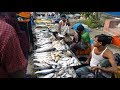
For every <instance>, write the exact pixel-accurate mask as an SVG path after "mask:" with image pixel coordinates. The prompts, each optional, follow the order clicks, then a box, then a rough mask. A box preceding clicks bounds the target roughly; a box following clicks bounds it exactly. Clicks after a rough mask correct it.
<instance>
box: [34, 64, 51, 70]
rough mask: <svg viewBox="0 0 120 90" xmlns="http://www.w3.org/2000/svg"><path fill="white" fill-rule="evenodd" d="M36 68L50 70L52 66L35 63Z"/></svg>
mask: <svg viewBox="0 0 120 90" xmlns="http://www.w3.org/2000/svg"><path fill="white" fill-rule="evenodd" d="M34 65H35V66H37V69H49V68H51V66H50V65H48V64H47V63H34Z"/></svg>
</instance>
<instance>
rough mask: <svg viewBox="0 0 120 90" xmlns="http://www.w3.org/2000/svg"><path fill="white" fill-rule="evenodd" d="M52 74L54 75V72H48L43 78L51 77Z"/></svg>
mask: <svg viewBox="0 0 120 90" xmlns="http://www.w3.org/2000/svg"><path fill="white" fill-rule="evenodd" d="M53 75H54V73H50V74H47V75H45V76H44V77H43V78H52V77H53Z"/></svg>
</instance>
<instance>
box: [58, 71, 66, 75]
mask: <svg viewBox="0 0 120 90" xmlns="http://www.w3.org/2000/svg"><path fill="white" fill-rule="evenodd" d="M64 72H65V70H60V71H59V72H58V73H57V75H58V76H61V75H62V74H63V73H64Z"/></svg>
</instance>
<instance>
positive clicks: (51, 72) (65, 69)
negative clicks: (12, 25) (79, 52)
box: [32, 27, 80, 78]
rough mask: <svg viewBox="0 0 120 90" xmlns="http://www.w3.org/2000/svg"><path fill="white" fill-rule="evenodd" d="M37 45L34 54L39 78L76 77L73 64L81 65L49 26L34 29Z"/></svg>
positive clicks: (33, 57)
mask: <svg viewBox="0 0 120 90" xmlns="http://www.w3.org/2000/svg"><path fill="white" fill-rule="evenodd" d="M33 34H34V35H35V37H36V41H35V43H34V45H35V46H37V48H36V50H34V53H33V55H32V59H33V65H34V74H35V75H36V77H37V78H76V77H77V75H76V73H75V72H74V69H73V68H72V67H73V66H77V65H80V62H79V61H78V60H77V58H76V57H74V56H73V55H72V53H71V52H70V50H69V47H68V46H67V45H66V44H65V42H64V41H63V40H56V38H55V37H54V35H53V34H52V32H51V31H50V30H49V28H47V27H41V28H40V27H39V28H38V27H37V28H35V30H33Z"/></svg>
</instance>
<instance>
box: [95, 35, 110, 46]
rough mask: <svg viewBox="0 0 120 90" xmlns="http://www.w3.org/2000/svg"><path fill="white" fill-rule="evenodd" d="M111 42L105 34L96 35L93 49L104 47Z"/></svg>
mask: <svg viewBox="0 0 120 90" xmlns="http://www.w3.org/2000/svg"><path fill="white" fill-rule="evenodd" d="M111 42H112V37H111V36H107V35H105V34H100V35H96V36H95V38H94V46H95V47H100V46H106V45H107V44H111Z"/></svg>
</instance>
